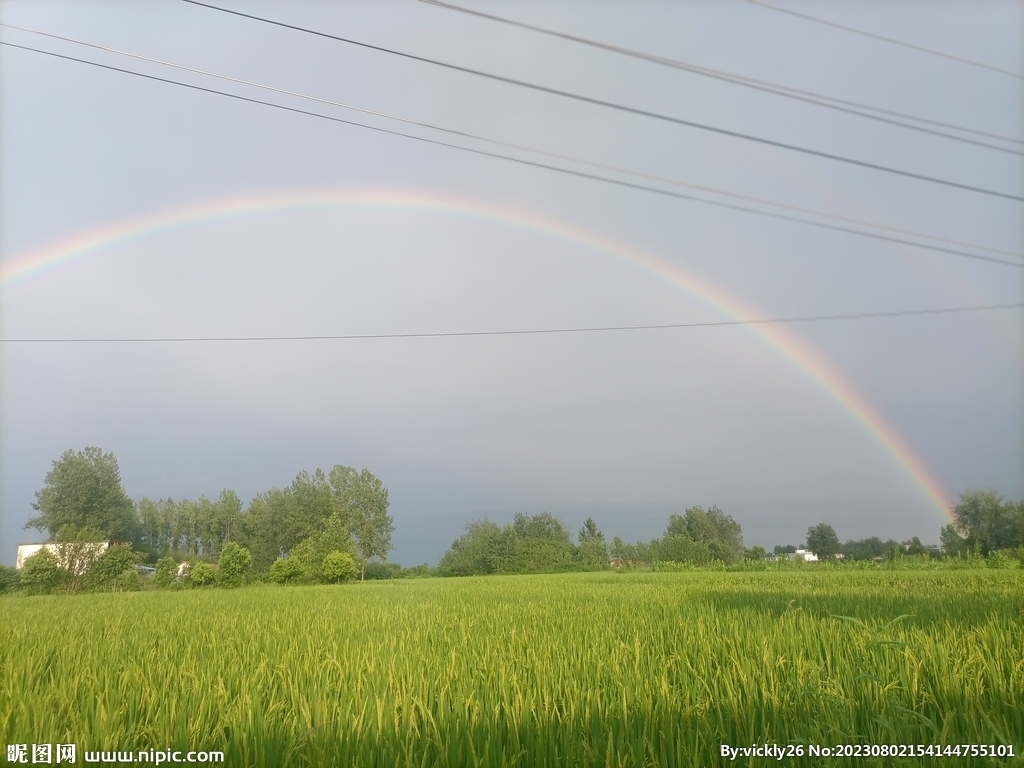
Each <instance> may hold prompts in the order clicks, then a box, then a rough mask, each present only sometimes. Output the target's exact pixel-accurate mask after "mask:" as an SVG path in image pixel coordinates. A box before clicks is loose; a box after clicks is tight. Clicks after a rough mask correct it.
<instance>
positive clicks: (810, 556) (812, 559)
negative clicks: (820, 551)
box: [789, 549, 818, 563]
mask: <svg viewBox="0 0 1024 768" xmlns="http://www.w3.org/2000/svg"><path fill="white" fill-rule="evenodd" d="M789 559H790V560H803V561H804V562H807V563H816V562H818V556H817V555H816V554H814V553H813V552H811V550H809V549H798V550H797V551H796V552H794V553H793V554H791V555H790V556H789Z"/></svg>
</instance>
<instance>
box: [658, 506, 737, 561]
mask: <svg viewBox="0 0 1024 768" xmlns="http://www.w3.org/2000/svg"><path fill="white" fill-rule="evenodd" d="M670 537H671V538H672V540H673V542H679V541H680V540H681V539H683V538H688V539H691V540H692V541H695V542H697V543H699V544H703V545H704V546H705V547H707V549H708V551H709V552H710V553H711V556H712V557H713V558H714V559H716V560H723V561H725V562H732V561H735V560H738V559H740V558H741V557H742V556H743V552H744V547H743V531H742V529H741V528H740V524H739V523H737V522H736V521H735V520H734V519H733V518H732V516H731V515H727V514H725V513H724V512H723V511H722V510H720V509H719V508H718V507H711V508H710V509H708V510H707V511H705V510H704V508H703V507H690V508H689V509H687V510H686V512H684V513H683V514H682V515H675V514H673V515H669V518H668V526H667V527H666V529H665V538H666V539H668V538H670ZM659 559H666V560H667V559H670V558H659ZM680 562H683V561H680ZM691 562H692V561H691Z"/></svg>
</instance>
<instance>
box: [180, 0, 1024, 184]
mask: <svg viewBox="0 0 1024 768" xmlns="http://www.w3.org/2000/svg"><path fill="white" fill-rule="evenodd" d="M182 2H185V3H190V4H192V5H198V6H201V7H203V8H210V9H212V10H215V11H220V12H222V13H228V14H231V15H233V16H240V17H243V18H246V19H252V20H254V21H259V22H263V23H265V24H272V25H274V26H278V27H282V28H285V29H291V30H295V31H297V32H304V33H306V34H310V35H316V36H318V37H323V38H327V39H330V40H336V41H338V42H341V43H347V44H349V45H356V46H359V47H361V48H366V49H369V50H374V51H380V52H382V53H388V54H392V55H394V56H401V57H403V58H406V59H410V60H413V61H420V62H423V63H425V64H433V65H436V66H439V67H445V68H446V69H450V70H453V71H456V72H464V73H466V74H470V75H476V76H478V77H484V78H487V79H489V80H494V81H496V82H501V83H507V84H509V85H516V86H519V87H522V88H529V89H531V90H534V91H538V92H541V93H548V94H551V95H553V96H561V97H564V98H567V99H573V100H575V101H579V102H583V103H586V104H594V105H596V106H600V107H607V108H608V109H615V110H618V111H620V112H626V113H629V114H634V115H639V116H641V117H649V118H652V119H655V120H662V121H664V122H668V123H673V124H675V125H682V126H686V127H688V128H695V129H697V130H702V131H708V132H711V133H716V134H719V135H721V136H730V137H732V138H735V139H743V140H744V141H752V142H756V143H758V144H764V145H766V146H770V147H776V148H778V149H785V150H789V151H791V152H799V153H801V154H805V155H810V156H813V157H821V158H824V159H826V160H833V161H835V162H840V163H846V164H848V165H855V166H858V167H861V168H869V169H871V170H874V171H881V172H883V173H890V174H894V175H897V176H903V177H905V178H911V179H917V180H919V181H926V182H929V183H932V184H940V185H943V186H947V187H954V188H956V189H963V190H967V191H969V192H977V193H979V194H983V195H991V196H993V197H1002V198H1005V199H1007V200H1014V201H1017V202H1022V203H1024V197H1021V196H1020V195H1012V194H1010V193H1008V192H999V191H997V190H992V189H986V188H984V187H975V186H972V185H970V184H962V183H960V182H957V181H950V180H948V179H940V178H937V177H935V176H926V175H924V174H920V173H914V172H912V171H904V170H901V169H899V168H893V167H891V166H887V165H879V164H877V163H869V162H867V161H865V160H857V159H856V158H852V157H846V156H844V155H836V154H832V153H830V152H822V151H819V150H816V149H810V148H808V147H802V146H799V145H796V144H787V143H785V142H782V141H775V140H773V139H766V138H763V137H761V136H754V135H752V134H748V133H741V132H739V131H731V130H728V129H726V128H719V127H717V126H713V125H707V124H705V123H697V122H694V121H692V120H683V119H682V118H679V117H673V116H671V115H665V114H662V113H660V112H651V111H649V110H646V109H640V108H639V107H630V106H628V105H625V104H618V103H616V102H612V101H605V100H603V99H597V98H594V97H591V96H584V95H582V94H578V93H571V92H569V91H562V90H559V89H557V88H550V87H548V86H546V85H539V84H537V83H530V82H526V81H525V80H516V79H514V78H511V77H505V76H504V75H496V74H493V73H491V72H483V71H481V70H478V69H471V68H469V67H463V66H460V65H458V64H450V63H448V62H444V61H438V60H437V59H428V58H426V57H424V56H416V55H414V54H411V53H404V52H402V51H396V50H393V49H391V48H384V47H381V46H379V45H371V44H370V43H363V42H360V41H358V40H352V39H349V38H345V37H339V36H337V35H331V34H328V33H326V32H319V31H317V30H314V29H307V28H306V27H299V26H296V25H294V24H287V23H285V22H283V21H276V20H274V19H268V18H264V17H262V16H254V15H253V14H249V13H242V12H241V11H234V10H231V9H229V8H221V7H220V6H216V5H210V4H209V3H202V2H199V0H182Z"/></svg>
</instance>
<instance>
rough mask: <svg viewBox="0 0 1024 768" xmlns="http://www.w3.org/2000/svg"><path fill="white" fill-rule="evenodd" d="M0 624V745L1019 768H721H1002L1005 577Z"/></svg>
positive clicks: (1013, 665) (1023, 742)
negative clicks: (956, 754) (780, 757)
mask: <svg viewBox="0 0 1024 768" xmlns="http://www.w3.org/2000/svg"><path fill="white" fill-rule="evenodd" d="M0 611H2V644H0V648H2V662H3V667H2V673H3V674H2V680H0V685H2V691H0V693H2V696H0V730H2V731H3V732H4V734H5V737H6V741H7V743H16V742H68V743H72V742H73V743H77V744H78V745H79V750H84V749H97V750H98V749H108V750H113V749H123V750H127V749H134V750H139V749H149V748H157V749H166V748H168V747H174V748H179V749H206V750H212V749H221V750H224V751H225V753H226V760H225V765H228V766H262V765H266V766H288V765H332V766H360V767H363V768H370V766H406V765H409V766H413V765H415V766H451V767H452V768H454V767H456V766H458V767H459V768H462V767H463V766H504V765H519V766H535V765H545V766H546V765H564V766H570V765H573V766H575V765H592V766H642V765H665V766H702V765H724V764H727V761H726V760H724V759H723V758H721V757H720V755H719V749H720V745H721V744H723V743H725V744H729V745H733V746H749V745H751V744H752V743H755V742H756V743H759V744H760V743H766V742H767V743H778V744H783V745H784V744H789V743H794V744H797V743H799V744H822V745H835V744H857V743H860V744H872V743H874V744H918V743H923V744H941V745H945V744H960V743H970V744H1012V745H1013V746H1014V748H1015V753H1016V755H1018V757H1017V758H1016V759H1009V758H1004V759H998V760H994V761H993V760H989V759H985V760H983V759H980V758H979V759H974V760H970V759H963V758H961V759H955V758H953V759H950V758H944V759H942V760H935V759H929V758H920V759H902V760H899V761H892V760H886V759H877V760H872V759H862V758H860V759H855V758H841V759H835V758H831V759H828V760H819V759H811V758H804V759H787V760H784V761H782V762H778V761H775V760H765V759H760V760H755V761H751V760H745V759H742V758H741V759H740V760H739V761H738V762H737V763H734V764H739V765H748V764H759V765H769V764H774V765H811V764H813V765H817V764H825V765H893V764H898V765H901V766H902V765H906V766H910V765H939V764H944V765H971V764H976V765H993V764H996V765H1011V764H1017V765H1024V760H1022V759H1021V758H1020V755H1021V752H1022V751H1024V615H1022V613H1024V572H1021V571H1018V570H1006V571H994V570H992V571H984V570H983V571H923V572H899V571H892V572H885V571H876V572H842V571H838V572H813V573H800V572H777V573H701V572H694V573H666V574H662V573H626V574H620V573H602V574H562V575H548V576H518V577H484V578H467V579H431V580H421V581H396V582H377V583H365V584H351V585H343V586H336V587H309V588H305V589H288V588H275V587H271V586H256V587H251V588H247V589H242V590H237V591H225V590H219V591H209V592H204V591H189V592H140V593H120V594H95V595H81V596H73V597H68V596H54V597H10V598H3V599H2V600H0ZM901 616H903V618H899V617H901ZM839 617H848V618H839ZM886 625H888V626H886ZM80 754H81V753H80ZM81 762H82V758H81V756H80V757H79V763H81Z"/></svg>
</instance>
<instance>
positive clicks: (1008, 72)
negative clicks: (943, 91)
mask: <svg viewBox="0 0 1024 768" xmlns="http://www.w3.org/2000/svg"><path fill="white" fill-rule="evenodd" d="M747 2H750V3H753V4H754V5H759V6H761V7H762V8H768V9H770V10H773V11H779V12H780V13H788V14H789V15H790V16H799V17H800V18H801V19H807V20H808V21H813V22H815V23H817V24H825V25H827V26H829V27H835V28H836V29H842V30H844V31H846V32H853V33H855V34H858V35H864V36H865V37H872V38H874V39H875V40H882V41H883V42H886V43H892V44H893V45H901V46H903V47H904V48H912V49H913V50H915V51H922V52H924V53H930V54H931V55H933V56H941V57H942V58H944V59H951V60H952V61H959V62H960V63H961V64H970V65H971V66H972V67H981V68H982V69H988V70H991V71H993V72H999V73H1000V74H1003V75H1009V76H1010V77H1016V78H1018V79H1020V80H1024V75H1022V74H1021V73H1020V72H1014V71H1012V70H1009V69H1000V68H999V67H993V66H992V65H991V64H983V63H982V62H980V61H975V60H974V59H965V58H964V57H963V56H954V55H953V54H951V53H946V52H945V51H938V50H935V49H934V48H925V47H924V46H923V45H915V44H914V43H908V42H905V41H903V40H896V39H895V38H892V37H886V36H885V35H878V34H875V33H874V32H867V31H865V30H863V29H857V28H856V27H850V26H847V25H846V24H837V23H836V22H834V21H828V20H827V19H822V18H818V17H817V16H811V15H810V14H807V13H800V12H799V11H791V10H790V9H788V8H780V7H779V6H777V5H771V4H770V3H766V2H764V0H747Z"/></svg>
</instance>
